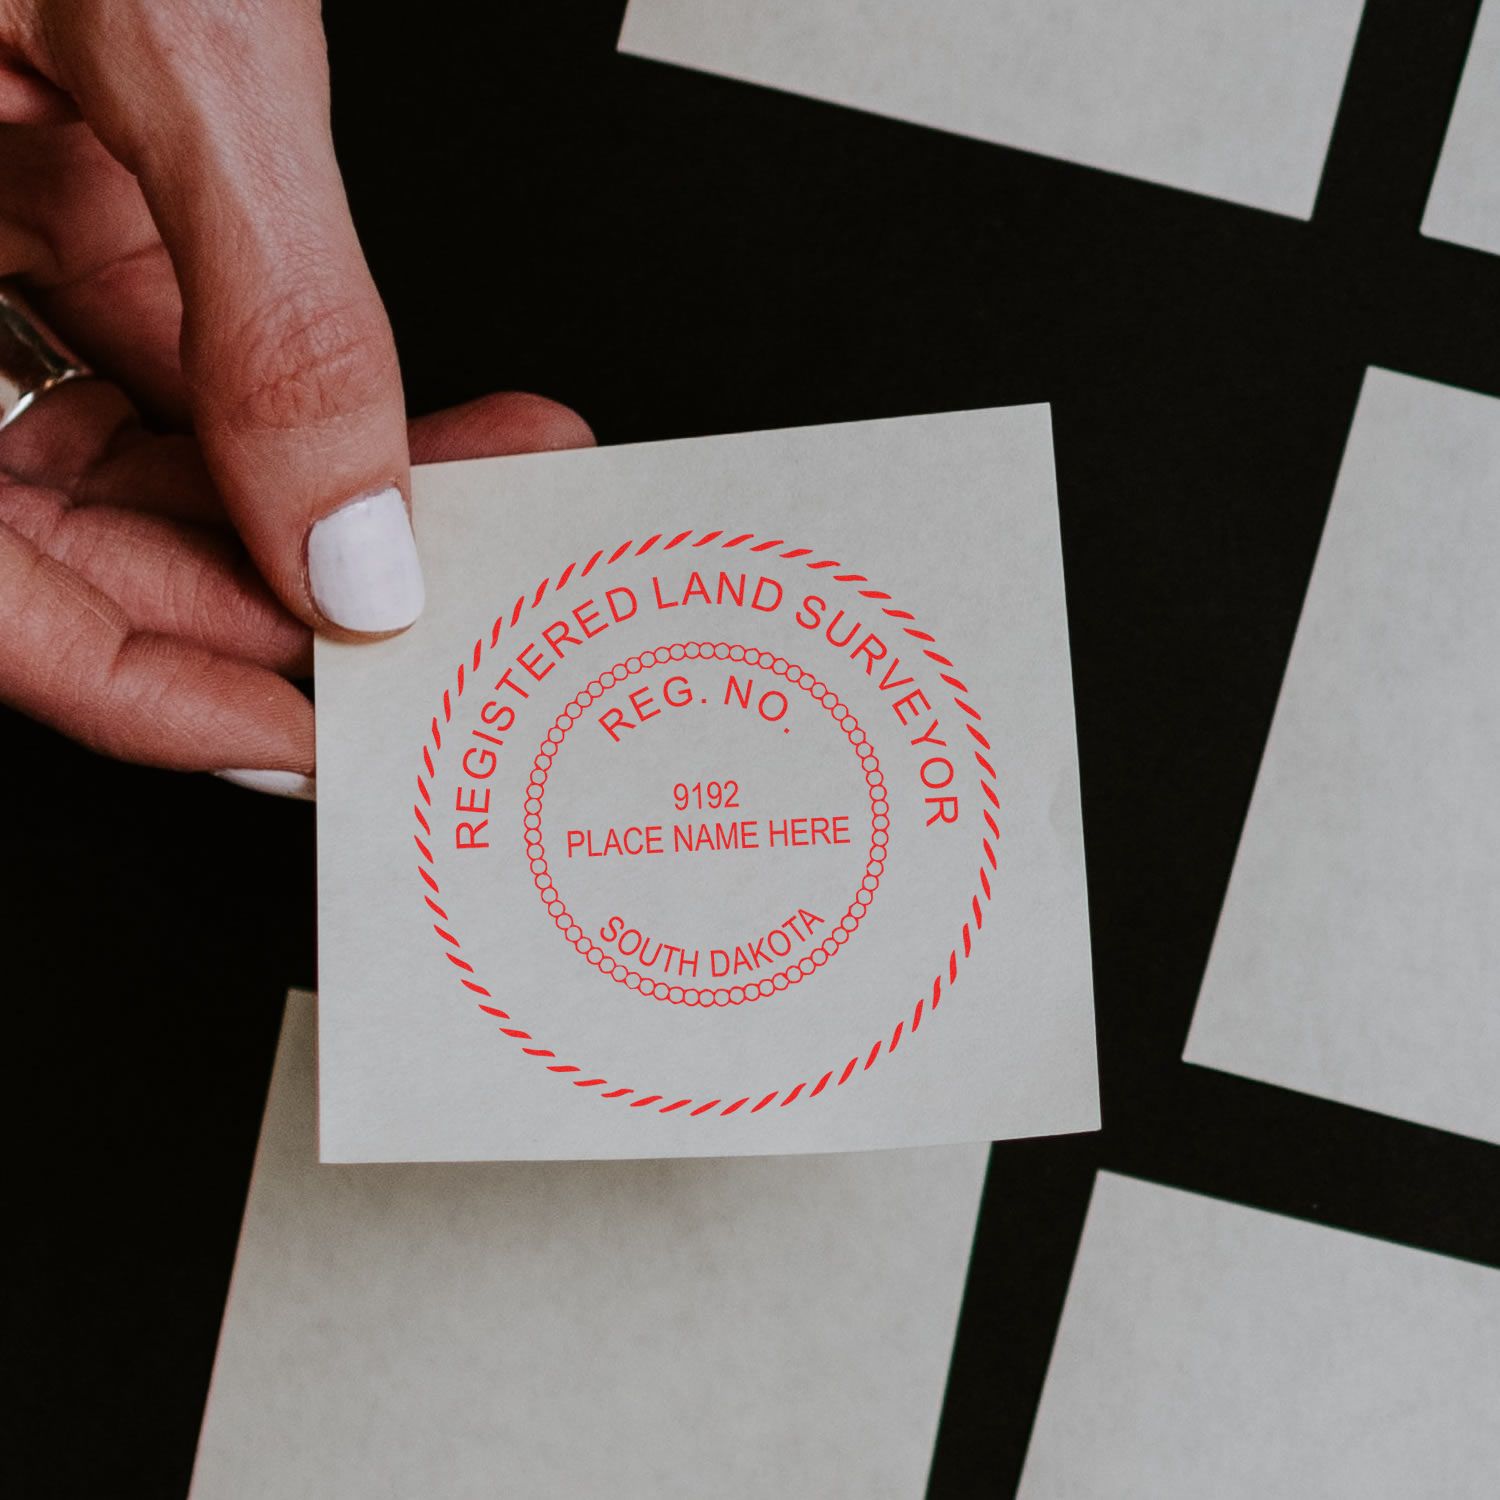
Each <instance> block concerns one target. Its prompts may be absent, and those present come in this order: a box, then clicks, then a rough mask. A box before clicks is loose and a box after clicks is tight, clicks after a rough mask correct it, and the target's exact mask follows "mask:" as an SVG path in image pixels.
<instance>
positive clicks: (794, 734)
mask: <svg viewBox="0 0 1500 1500" xmlns="http://www.w3.org/2000/svg"><path fill="white" fill-rule="evenodd" d="M993 755H994V749H993V746H992V743H991V741H990V739H989V736H988V735H987V733H986V731H985V728H984V718H983V714H982V712H981V710H980V709H979V707H978V706H977V704H976V703H975V702H974V699H973V694H972V693H971V692H970V690H969V687H968V685H967V683H966V682H965V681H964V679H963V677H962V675H961V674H960V669H959V667H958V665H957V664H956V663H955V662H954V661H952V660H951V659H950V658H949V657H948V656H947V655H946V654H945V653H944V651H943V649H942V648H941V646H940V644H939V642H938V640H937V637H936V635H935V634H934V633H933V632H931V631H930V630H928V629H927V628H926V626H925V625H924V624H922V623H920V622H919V621H918V618H917V616H916V615H915V613H914V612H911V611H909V610H908V609H907V608H905V607H904V606H903V605H902V604H899V603H898V602H897V601H896V600H894V599H893V598H892V596H891V595H890V594H889V593H887V592H885V591H884V590H882V589H881V588H879V587H878V586H877V585H876V584H874V583H873V582H872V581H871V580H870V579H869V578H868V577H866V576H865V575H864V574H862V573H859V572H856V571H854V570H852V569H850V568H848V567H846V566H845V565H844V564H842V563H841V562H839V561H837V560H836V559H833V558H829V557H826V556H820V555H819V554H817V553H816V552H814V551H812V550H810V549H808V548H803V547H794V546H791V545H789V544H788V543H786V542H784V541H781V540H779V539H768V540H764V541H762V540H759V539H757V538H755V537H754V536H752V535H749V534H734V535H731V534H728V533H725V532H722V531H709V532H697V531H685V532H682V533H680V534H677V535H674V536H671V537H667V536H664V535H656V536H651V537H647V538H645V539H643V540H640V541H636V540H633V539H632V540H628V541H626V542H623V543H621V544H619V545H618V546H616V547H615V548H614V549H613V550H610V551H606V550H604V549H600V550H598V551H596V552H593V553H592V554H589V555H587V556H585V557H580V558H578V559H575V560H574V561H572V562H569V563H568V564H567V565H566V566H565V567H564V568H563V569H562V570H561V571H560V572H559V573H558V574H557V575H556V576H555V577H548V578H544V579H542V580H540V581H539V582H538V583H536V584H535V585H533V586H532V587H531V588H530V589H529V591H528V592H527V593H525V594H523V595H521V596H519V597H518V598H517V599H516V600H515V601H514V603H513V604H512V605H510V606H509V607H508V608H507V609H506V610H505V611H504V612H502V613H501V614H500V615H499V616H498V617H497V618H495V619H494V621H493V622H492V624H491V625H490V627H489V628H488V629H487V630H486V631H485V632H484V633H483V634H482V635H480V636H479V637H478V638H477V639H476V640H475V641H474V643H473V646H472V648H471V649H470V650H468V651H467V652H466V653H465V655H464V658H463V660H462V661H461V662H460V663H459V665H458V666H457V668H456V670H455V673H454V675H453V678H452V679H451V680H450V682H449V683H448V684H446V685H444V686H443V687H442V688H441V689H440V697H439V707H438V711H437V712H436V713H435V714H434V715H433V717H432V719H431V722H430V724H429V726H428V732H427V734H426V735H425V737H424V743H423V744H422V746H421V749H420V767H419V773H418V776H417V801H416V803H415V805H414V807H413V815H414V818H415V821H416V834H415V842H416V848H417V851H418V864H417V874H418V878H419V881H420V885H419V891H420V898H421V901H422V903H423V906H424V909H425V910H426V912H427V913H428V919H429V925H430V926H431V928H432V930H433V932H434V934H435V936H436V938H437V940H438V943H439V945H440V953H441V957H440V959H439V961H440V962H445V963H446V964H447V965H448V966H450V967H451V969H452V971H453V973H454V975H455V978H456V979H457V981H458V983H459V985H460V986H461V987H462V989H463V990H464V991H465V992H466V993H467V994H468V995H469V996H470V997H471V998H472V999H473V1000H474V1001H475V1002H476V1003H477V1005H478V1007H479V1010H480V1012H481V1014H482V1015H484V1016H485V1017H486V1018H488V1019H490V1020H491V1021H493V1022H497V1023H499V1029H500V1031H501V1032H502V1033H503V1035H504V1036H505V1037H506V1038H507V1039H508V1040H510V1041H512V1042H514V1043H516V1044H517V1045H518V1047H519V1048H520V1050H521V1052H522V1053H523V1054H524V1055H525V1056H527V1057H529V1058H531V1059H534V1060H535V1061H536V1062H537V1063H538V1064H540V1065H541V1066H542V1067H545V1068H547V1069H548V1070H549V1071H550V1072H552V1073H554V1074H556V1075H557V1076H558V1077H559V1079H560V1080H562V1081H565V1082H566V1083H568V1084H569V1085H571V1086H572V1087H573V1088H575V1089H577V1090H579V1091H588V1092H590V1093H593V1094H594V1095H596V1096H597V1097H601V1098H606V1099H612V1100H619V1101H623V1102H624V1103H625V1104H626V1105H627V1106H628V1107H631V1108H635V1109H650V1110H653V1111H656V1112H659V1113H662V1114H680V1115H681V1116H682V1117H684V1118H702V1119H711V1118H716V1117H725V1116H729V1115H733V1114H736V1113H739V1112H741V1111H744V1112H747V1113H750V1114H754V1113H756V1112H758V1111H760V1110H763V1109H767V1108H772V1107H786V1106H789V1105H791V1104H793V1103H796V1102H797V1101H799V1100H801V1101H806V1100H812V1099H816V1098H819V1097H822V1096H825V1095H829V1094H832V1093H836V1092H837V1091H838V1090H840V1089H841V1088H843V1087H844V1086H846V1085H848V1084H849V1083H851V1082H852V1081H853V1080H854V1079H855V1078H856V1077H858V1076H860V1075H861V1074H863V1073H864V1072H866V1071H868V1070H869V1069H870V1068H872V1067H873V1066H874V1065H875V1064H876V1063H877V1062H878V1061H879V1060H880V1059H881V1058H882V1057H889V1056H891V1055H892V1054H894V1053H896V1052H897V1051H898V1049H899V1048H901V1047H902V1046H903V1045H905V1046H907V1047H910V1046H912V1045H914V1044H915V1038H916V1034H917V1033H918V1031H919V1030H920V1028H921V1027H922V1025H923V1024H924V1022H926V1024H929V1025H930V1024H932V1022H931V1020H930V1017H931V1016H932V1014H933V1013H934V1012H935V1011H936V1010H937V1009H938V1007H939V1005H940V1003H941V1002H942V1001H943V998H944V996H945V995H946V994H947V993H948V992H949V991H950V990H951V989H952V987H953V986H954V985H955V984H956V983H957V981H958V979H959V975H960V972H961V970H962V969H963V967H964V965H965V964H966V963H967V962H968V960H969V959H970V957H971V954H972V951H973V948H974V945H975V944H976V942H978V941H979V940H980V935H981V933H982V932H983V929H984V926H985V919H986V907H987V905H988V903H989V902H990V900H991V893H992V886H991V881H990V872H991V871H992V870H993V869H994V868H995V867H996V862H997V853H996V845H997V843H998V840H999V834H1000V823H999V811H1000V799H999V795H998V792H997V789H996V773H995V769H994V765H993V759H992V757H993ZM674 1017H679V1018H680V1019H674ZM585 1059H587V1061H585ZM772 1070H775V1073H774V1074H773V1072H772ZM789 1074H790V1075H792V1076H788V1075H789ZM652 1081H656V1087H655V1088H652V1087H650V1086H649V1084H650V1083H651V1082H652Z"/></svg>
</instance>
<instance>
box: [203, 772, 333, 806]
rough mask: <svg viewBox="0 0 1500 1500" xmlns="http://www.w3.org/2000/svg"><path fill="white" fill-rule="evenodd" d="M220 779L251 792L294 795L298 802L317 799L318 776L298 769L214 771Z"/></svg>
mask: <svg viewBox="0 0 1500 1500" xmlns="http://www.w3.org/2000/svg"><path fill="white" fill-rule="evenodd" d="M214 775H215V776H217V777H218V778H219V780H220V781H232V782H233V783H234V784H235V786H242V787H245V788H247V789H248V790H249V791H252V792H267V793H269V794H270V795H271V796H272V797H295V798H296V799H297V800H298V801H299V802H316V801H317V800H318V778H317V777H316V776H304V775H303V774H302V773H301V772H300V771H215V772H214Z"/></svg>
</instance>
